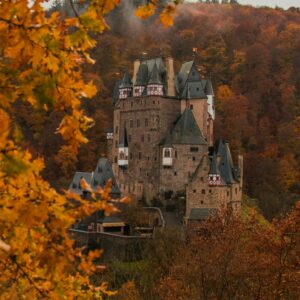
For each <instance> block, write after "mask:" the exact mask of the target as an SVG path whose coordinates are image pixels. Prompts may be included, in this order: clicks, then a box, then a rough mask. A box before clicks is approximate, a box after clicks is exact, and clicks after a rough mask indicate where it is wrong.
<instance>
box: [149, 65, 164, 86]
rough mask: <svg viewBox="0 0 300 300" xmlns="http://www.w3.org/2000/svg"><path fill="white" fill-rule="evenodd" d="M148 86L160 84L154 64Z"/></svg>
mask: <svg viewBox="0 0 300 300" xmlns="http://www.w3.org/2000/svg"><path fill="white" fill-rule="evenodd" d="M148 84H162V81H161V78H160V75H159V72H158V68H157V65H156V62H155V63H154V66H153V69H152V72H151V75H150V79H149V82H148Z"/></svg>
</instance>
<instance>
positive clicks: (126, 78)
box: [120, 70, 132, 88]
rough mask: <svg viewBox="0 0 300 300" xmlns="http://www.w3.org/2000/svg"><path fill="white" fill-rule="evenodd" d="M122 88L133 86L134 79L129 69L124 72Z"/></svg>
mask: <svg viewBox="0 0 300 300" xmlns="http://www.w3.org/2000/svg"><path fill="white" fill-rule="evenodd" d="M120 88H132V81H131V78H130V76H129V74H128V71H127V70H126V71H125V73H124V76H123V79H122V81H121V84H120Z"/></svg>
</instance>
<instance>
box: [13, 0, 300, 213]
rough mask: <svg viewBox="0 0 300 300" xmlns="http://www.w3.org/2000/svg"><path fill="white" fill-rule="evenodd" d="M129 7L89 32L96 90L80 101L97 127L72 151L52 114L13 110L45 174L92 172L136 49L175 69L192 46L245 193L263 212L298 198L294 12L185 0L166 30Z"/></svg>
mask: <svg viewBox="0 0 300 300" xmlns="http://www.w3.org/2000/svg"><path fill="white" fill-rule="evenodd" d="M133 3H134V2H131V1H124V2H123V3H122V5H121V6H120V7H119V8H117V9H116V10H114V11H113V12H112V13H111V15H110V18H109V24H110V26H111V30H109V31H107V32H106V33H104V34H102V35H99V36H98V37H96V39H97V42H98V45H97V47H95V49H94V50H93V52H92V53H91V56H92V58H93V59H94V60H95V61H96V63H95V64H94V65H93V66H88V67H87V68H86V70H85V76H86V78H88V79H89V80H90V79H93V80H94V81H95V83H96V84H97V86H98V88H99V92H98V94H97V96H96V97H95V98H94V100H93V101H90V100H89V101H88V102H86V103H84V106H85V108H86V110H87V112H88V115H89V116H91V117H92V118H94V120H95V126H94V127H93V128H92V129H91V130H89V132H88V137H89V139H90V142H89V143H88V144H86V145H84V146H82V148H81V149H80V153H79V155H78V157H75V156H74V155H72V154H70V153H68V152H66V151H63V150H60V145H61V143H62V140H60V138H59V136H55V135H53V134H52V132H53V131H54V129H55V128H56V127H57V124H59V121H60V118H61V116H60V115H59V113H47V112H43V113H41V112H36V113H30V114H28V113H24V112H27V111H28V110H29V108H28V107H26V106H21V105H20V106H18V115H19V124H20V125H22V128H25V131H24V136H23V137H22V138H23V143H24V144H25V145H26V146H27V147H28V148H30V150H31V151H33V152H34V153H35V154H36V155H38V154H42V155H43V156H44V157H45V158H46V169H45V172H44V176H45V178H47V179H48V180H50V181H51V182H52V184H53V185H54V186H55V187H57V188H61V187H67V186H68V184H69V182H70V180H71V178H72V176H73V174H74V171H75V170H84V171H89V170H92V169H93V168H94V166H95V165H96V161H97V160H98V158H99V155H100V154H101V153H105V150H106V149H105V132H106V129H107V128H108V127H109V126H111V121H112V105H111V103H112V101H111V100H112V99H111V96H112V90H113V87H114V83H115V81H116V80H118V79H120V78H121V77H122V73H123V72H124V71H125V69H128V70H129V72H132V68H133V60H134V59H136V58H140V57H141V55H142V53H143V52H146V53H147V54H146V56H147V57H153V56H158V55H162V56H172V57H173V58H174V60H175V67H176V68H177V69H176V70H178V67H179V65H180V63H182V62H184V61H187V60H191V59H192V58H193V56H192V48H194V47H195V48H197V49H198V51H197V55H196V57H195V61H196V64H197V65H198V67H199V68H200V69H201V70H202V73H203V74H205V75H207V76H211V78H212V81H213V84H214V88H215V91H214V92H215V96H216V109H217V119H216V122H215V136H216V137H221V138H223V139H225V140H228V141H229V142H230V144H231V148H232V150H233V153H234V154H235V153H242V154H243V155H244V159H245V170H244V175H245V188H244V192H245V193H246V194H247V195H248V196H250V197H252V198H254V199H256V201H257V203H258V205H259V207H260V208H261V210H262V211H263V213H264V215H265V216H266V217H267V218H272V217H273V216H275V215H278V214H282V213H285V212H286V211H287V210H289V208H290V207H291V206H292V204H293V203H295V201H296V200H298V199H299V195H300V180H299V179H300V168H299V165H300V151H299V150H300V12H299V10H297V9H290V10H288V11H284V10H282V9H271V8H254V7H250V6H241V5H230V4H207V3H188V4H181V5H179V6H178V8H177V12H176V18H175V20H174V26H173V27H170V28H167V29H164V28H163V27H162V25H161V24H158V23H157V22H156V21H155V20H154V19H153V18H150V19H148V20H146V21H143V20H140V19H138V18H136V17H135V16H134V10H135V6H134V4H133ZM60 9H62V8H60ZM65 9H66V8H65ZM50 133H51V134H50ZM57 170H59V171H57Z"/></svg>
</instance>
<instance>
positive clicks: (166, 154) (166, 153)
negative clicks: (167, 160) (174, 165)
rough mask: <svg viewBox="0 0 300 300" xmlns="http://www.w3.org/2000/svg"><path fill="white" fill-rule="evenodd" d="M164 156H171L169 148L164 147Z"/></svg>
mask: <svg viewBox="0 0 300 300" xmlns="http://www.w3.org/2000/svg"><path fill="white" fill-rule="evenodd" d="M164 157H171V151H170V149H165V151H164Z"/></svg>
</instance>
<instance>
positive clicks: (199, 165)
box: [190, 155, 210, 181]
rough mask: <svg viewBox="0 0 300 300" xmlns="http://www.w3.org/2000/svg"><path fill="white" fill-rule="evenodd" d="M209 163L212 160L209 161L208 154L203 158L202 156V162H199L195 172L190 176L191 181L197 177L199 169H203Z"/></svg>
mask: <svg viewBox="0 0 300 300" xmlns="http://www.w3.org/2000/svg"><path fill="white" fill-rule="evenodd" d="M209 164H210V161H209V157H208V155H203V156H202V158H201V160H200V163H199V164H198V166H197V168H196V170H195V172H194V173H193V174H192V176H191V178H190V179H191V181H193V180H195V178H196V177H197V175H198V173H199V171H200V170H201V169H203V168H204V167H206V166H209Z"/></svg>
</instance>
